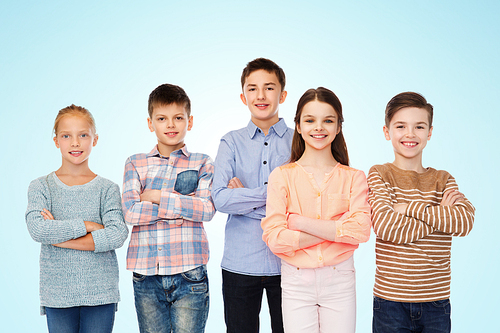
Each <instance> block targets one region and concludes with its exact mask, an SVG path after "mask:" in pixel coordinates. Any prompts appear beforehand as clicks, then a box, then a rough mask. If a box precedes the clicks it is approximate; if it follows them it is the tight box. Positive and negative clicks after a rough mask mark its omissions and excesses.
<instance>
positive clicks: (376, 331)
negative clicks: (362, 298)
mask: <svg viewBox="0 0 500 333" xmlns="http://www.w3.org/2000/svg"><path fill="white" fill-rule="evenodd" d="M450 315H451V305H450V300H449V299H445V300H442V301H435V302H423V303H403V302H393V301H388V300H385V299H382V298H379V297H374V298H373V326H372V329H373V333H410V332H412V333H413V332H424V333H449V332H451V317H450Z"/></svg>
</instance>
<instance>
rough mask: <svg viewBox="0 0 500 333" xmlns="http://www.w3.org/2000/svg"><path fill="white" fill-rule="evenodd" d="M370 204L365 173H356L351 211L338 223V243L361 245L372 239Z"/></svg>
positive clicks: (351, 198) (352, 189)
mask: <svg viewBox="0 0 500 333" xmlns="http://www.w3.org/2000/svg"><path fill="white" fill-rule="evenodd" d="M370 210H371V209H370V205H369V204H368V184H367V182H366V176H365V174H364V172H363V171H359V170H358V171H356V173H355V174H354V176H353V179H352V183H351V189H350V199H349V210H348V211H347V212H345V213H344V214H343V215H342V216H341V217H340V219H338V220H337V221H336V226H337V235H336V238H335V241H336V242H341V243H348V244H359V243H364V242H367V241H368V240H369V239H370V232H371V217H370Z"/></svg>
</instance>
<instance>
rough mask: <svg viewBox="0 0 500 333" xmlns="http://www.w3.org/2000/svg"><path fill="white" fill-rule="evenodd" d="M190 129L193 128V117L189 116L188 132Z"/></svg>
mask: <svg viewBox="0 0 500 333" xmlns="http://www.w3.org/2000/svg"><path fill="white" fill-rule="evenodd" d="M192 127H193V116H189V120H188V131H190V130H191V128H192Z"/></svg>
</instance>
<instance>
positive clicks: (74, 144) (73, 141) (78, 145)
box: [71, 136, 80, 147]
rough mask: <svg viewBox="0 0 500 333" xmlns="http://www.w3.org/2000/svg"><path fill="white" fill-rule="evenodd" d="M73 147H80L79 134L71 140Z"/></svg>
mask: <svg viewBox="0 0 500 333" xmlns="http://www.w3.org/2000/svg"><path fill="white" fill-rule="evenodd" d="M71 147H80V140H78V136H76V137H73V140H71Z"/></svg>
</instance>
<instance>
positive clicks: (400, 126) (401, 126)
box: [396, 125, 405, 128]
mask: <svg viewBox="0 0 500 333" xmlns="http://www.w3.org/2000/svg"><path fill="white" fill-rule="evenodd" d="M396 128H405V127H404V126H403V125H398V126H396Z"/></svg>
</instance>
